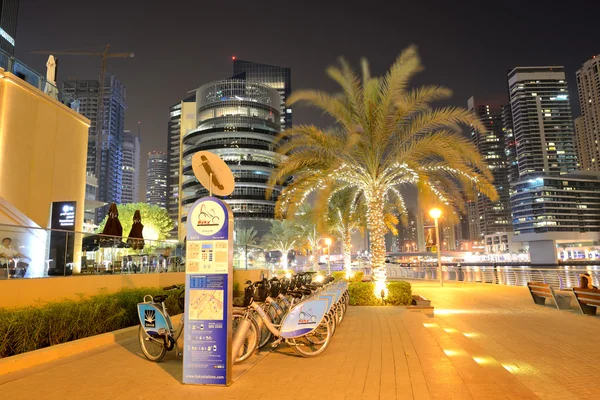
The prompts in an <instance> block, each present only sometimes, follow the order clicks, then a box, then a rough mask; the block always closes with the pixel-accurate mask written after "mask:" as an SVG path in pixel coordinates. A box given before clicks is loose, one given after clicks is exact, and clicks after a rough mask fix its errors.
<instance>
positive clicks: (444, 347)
mask: <svg viewBox="0 0 600 400" xmlns="http://www.w3.org/2000/svg"><path fill="white" fill-rule="evenodd" d="M412 283H413V292H414V293H416V294H422V295H424V296H425V297H427V298H430V299H432V304H433V305H434V306H435V309H436V316H435V317H434V318H430V317H427V316H426V315H424V314H422V313H420V312H412V311H406V310H404V309H402V308H395V307H351V308H350V310H349V312H348V314H347V320H346V321H345V322H344V323H343V324H342V325H341V326H340V328H339V330H338V332H337V333H336V335H335V336H334V338H333V340H332V343H331V345H330V347H329V348H328V349H327V351H326V352H325V353H324V354H322V355H321V356H319V357H316V358H312V359H304V358H299V357H296V356H295V354H294V352H293V351H291V349H289V348H287V347H286V346H285V345H283V346H281V347H280V348H278V349H276V350H275V351H273V352H271V353H268V354H267V353H264V354H262V355H260V356H258V357H255V358H254V360H253V362H252V363H249V364H241V365H238V366H236V367H235V371H234V377H235V382H234V384H233V385H232V386H231V387H229V388H219V387H197V386H186V385H182V384H181V383H180V378H181V360H180V359H176V358H175V357H174V355H173V354H169V355H167V357H166V358H165V362H163V363H159V364H154V363H151V362H148V361H147V360H145V359H144V358H143V357H142V356H141V353H140V351H139V345H138V343H137V342H135V341H133V340H132V341H129V342H122V343H119V344H113V345H109V346H106V347H103V348H100V349H97V350H94V351H91V352H88V353H84V354H80V355H77V356H73V357H70V358H68V359H63V360H59V361H55V362H52V363H48V364H45V365H42V366H39V367H35V368H31V369H29V370H24V371H20V372H18V373H14V374H8V375H5V376H0V393H2V394H3V396H4V397H5V398H9V399H30V398H39V399H70V398H77V399H155V398H167V397H174V398H182V397H190V398H191V397H194V398H196V397H200V396H201V397H202V398H203V399H213V398H214V399H307V398H308V399H310V398H327V399H328V400H334V399H537V398H540V399H597V398H600V383H599V382H598V379H596V377H597V376H598V373H599V372H600V363H599V362H598V360H599V359H600V346H597V334H598V332H600V317H590V316H583V315H580V314H578V313H577V312H576V311H575V310H573V311H572V312H569V311H558V310H556V309H555V308H552V307H542V306H536V305H534V304H533V301H532V300H531V297H530V296H529V293H528V292H527V288H524V287H510V286H500V285H486V284H465V283H449V284H447V285H446V286H445V287H444V288H440V287H439V286H438V284H437V283H435V282H412ZM582 371H585V372H582ZM587 377H589V378H587Z"/></svg>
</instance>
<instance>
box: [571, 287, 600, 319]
mask: <svg viewBox="0 0 600 400" xmlns="http://www.w3.org/2000/svg"><path fill="white" fill-rule="evenodd" d="M573 294H575V300H577V304H578V305H579V309H580V310H581V313H582V314H586V315H596V309H597V308H598V307H600V290H598V289H581V288H573Z"/></svg>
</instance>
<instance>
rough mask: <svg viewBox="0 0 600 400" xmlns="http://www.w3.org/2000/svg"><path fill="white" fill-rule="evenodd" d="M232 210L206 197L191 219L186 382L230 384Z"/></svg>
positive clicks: (186, 317) (188, 252)
mask: <svg viewBox="0 0 600 400" xmlns="http://www.w3.org/2000/svg"><path fill="white" fill-rule="evenodd" d="M232 229H233V219H232V213H231V210H230V209H229V207H228V206H227V204H226V203H224V202H223V201H221V200H220V199H217V198H215V197H205V198H202V199H200V200H198V201H196V203H194V205H193V206H192V208H191V209H190V211H189V213H188V221H187V246H186V282H185V283H186V286H185V299H186V305H185V332H184V335H185V336H184V342H183V343H184V349H183V383H189V384H201V385H228V384H229V383H231V334H230V332H231V301H232V294H231V290H232V286H233V282H232V279H233V275H232V274H233V263H232V258H233V250H232V237H231V233H232V232H231V230H232Z"/></svg>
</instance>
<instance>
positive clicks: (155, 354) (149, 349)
mask: <svg viewBox="0 0 600 400" xmlns="http://www.w3.org/2000/svg"><path fill="white" fill-rule="evenodd" d="M138 337H139V339H140V348H141V349H142V353H144V356H146V358H147V359H148V360H150V361H153V362H159V361H160V360H162V359H163V357H164V356H165V354H167V349H165V345H164V343H163V341H162V339H161V340H158V339H154V338H153V337H150V336H149V335H148V334H147V333H146V331H145V330H144V328H142V326H141V325H140V329H139V331H138Z"/></svg>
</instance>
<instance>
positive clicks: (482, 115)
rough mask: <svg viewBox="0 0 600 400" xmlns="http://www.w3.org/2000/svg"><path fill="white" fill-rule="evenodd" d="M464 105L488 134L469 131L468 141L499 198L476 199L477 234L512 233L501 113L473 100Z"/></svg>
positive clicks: (480, 197)
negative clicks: (479, 158)
mask: <svg viewBox="0 0 600 400" xmlns="http://www.w3.org/2000/svg"><path fill="white" fill-rule="evenodd" d="M467 105H468V109H469V111H470V112H472V113H473V114H475V115H476V116H477V118H479V120H480V121H481V123H482V124H483V125H485V127H486V128H487V132H479V131H477V130H471V141H472V142H473V144H474V145H475V146H476V147H477V149H478V150H479V153H480V154H481V155H482V157H483V159H484V160H485V162H486V163H487V165H488V167H489V169H490V171H491V172H492V176H493V177H494V187H495V188H496V192H497V193H498V197H499V199H498V200H497V201H494V202H492V201H490V199H488V198H487V197H486V196H483V195H482V194H478V195H477V200H476V203H477V217H478V219H479V233H480V234H481V235H489V234H492V233H499V232H511V231H512V221H511V217H510V193H509V181H508V163H507V160H506V152H505V150H504V149H505V137H504V135H505V131H504V130H503V124H502V109H501V108H500V107H497V106H494V105H490V104H489V103H486V102H482V101H477V100H476V99H475V98H474V97H471V98H470V99H469V100H468V102H467Z"/></svg>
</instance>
